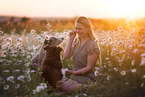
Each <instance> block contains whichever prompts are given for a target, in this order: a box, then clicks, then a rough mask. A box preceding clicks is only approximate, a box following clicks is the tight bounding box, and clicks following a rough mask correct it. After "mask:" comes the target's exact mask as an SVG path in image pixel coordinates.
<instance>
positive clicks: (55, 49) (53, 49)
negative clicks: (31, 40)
mask: <svg viewBox="0 0 145 97" xmlns="http://www.w3.org/2000/svg"><path fill="white" fill-rule="evenodd" d="M44 50H45V51H46V55H49V56H60V52H61V51H62V50H63V48H62V47H60V46H53V45H52V46H49V45H47V46H45V47H44Z"/></svg>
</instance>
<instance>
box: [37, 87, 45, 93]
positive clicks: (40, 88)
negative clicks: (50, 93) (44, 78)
mask: <svg viewBox="0 0 145 97" xmlns="http://www.w3.org/2000/svg"><path fill="white" fill-rule="evenodd" d="M43 89H44V87H43V86H37V88H36V91H37V92H40V91H41V90H43Z"/></svg>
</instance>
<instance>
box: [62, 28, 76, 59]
mask: <svg viewBox="0 0 145 97" xmlns="http://www.w3.org/2000/svg"><path fill="white" fill-rule="evenodd" d="M75 36H76V32H75V31H72V32H70V33H69V41H68V43H67V45H66V47H65V50H64V54H63V58H64V59H68V58H70V57H71V56H72V53H73V47H74V46H73V45H72V43H73V40H74V37H75Z"/></svg>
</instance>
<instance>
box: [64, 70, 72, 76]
mask: <svg viewBox="0 0 145 97" xmlns="http://www.w3.org/2000/svg"><path fill="white" fill-rule="evenodd" d="M65 73H66V75H73V74H74V72H73V71H72V70H67V71H66V72H65Z"/></svg>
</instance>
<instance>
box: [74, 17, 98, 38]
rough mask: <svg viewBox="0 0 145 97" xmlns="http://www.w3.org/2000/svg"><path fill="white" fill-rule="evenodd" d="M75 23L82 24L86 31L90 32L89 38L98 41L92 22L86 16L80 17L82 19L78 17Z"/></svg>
mask: <svg viewBox="0 0 145 97" xmlns="http://www.w3.org/2000/svg"><path fill="white" fill-rule="evenodd" d="M75 23H80V24H82V25H83V26H84V27H85V28H86V30H87V32H88V36H89V38H90V39H91V40H96V35H95V33H94V31H93V26H92V23H91V22H90V20H89V19H88V18H87V17H85V16H80V17H78V18H77V19H76V21H75Z"/></svg>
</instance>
